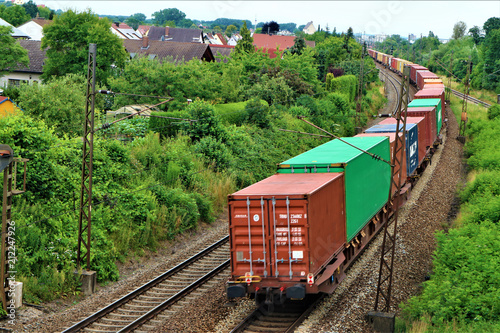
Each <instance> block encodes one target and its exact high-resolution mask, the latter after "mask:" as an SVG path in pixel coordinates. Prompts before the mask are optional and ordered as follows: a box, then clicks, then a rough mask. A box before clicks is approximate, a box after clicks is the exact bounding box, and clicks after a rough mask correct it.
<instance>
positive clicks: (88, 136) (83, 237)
mask: <svg viewBox="0 0 500 333" xmlns="http://www.w3.org/2000/svg"><path fill="white" fill-rule="evenodd" d="M96 50H97V47H96V44H90V45H89V58H88V70H87V98H86V104H85V123H84V127H83V155H82V156H83V161H82V180H81V186H80V216H79V218H78V251H77V257H76V265H77V267H78V269H80V267H81V266H82V262H85V267H86V269H87V270H90V236H91V226H92V166H93V153H94V103H95V68H96Z"/></svg>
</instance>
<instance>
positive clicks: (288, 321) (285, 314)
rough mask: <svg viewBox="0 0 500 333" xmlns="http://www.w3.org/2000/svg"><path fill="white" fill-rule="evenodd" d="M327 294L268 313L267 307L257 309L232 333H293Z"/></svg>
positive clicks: (276, 308) (288, 303)
mask: <svg viewBox="0 0 500 333" xmlns="http://www.w3.org/2000/svg"><path fill="white" fill-rule="evenodd" d="M325 296H326V295H325V294H320V295H312V296H307V298H306V299H304V301H288V302H286V303H285V304H284V305H283V306H275V307H274V309H273V310H271V311H268V310H267V308H266V306H265V305H262V306H260V307H258V308H257V309H255V310H254V311H253V312H252V313H251V314H250V315H248V316H247V317H246V318H245V319H243V320H242V321H241V322H240V323H239V324H238V325H237V326H236V327H235V328H234V329H233V330H232V331H231V333H241V332H247V333H256V332H274V333H278V332H279V333H281V332H287V333H288V332H293V331H294V329H295V328H297V327H298V326H300V325H301V324H302V322H303V321H304V320H305V319H306V318H307V316H308V315H309V314H310V313H311V312H312V311H313V310H314V309H315V308H316V306H317V305H318V304H319V303H320V302H321V301H322V300H323V298H324V297H325Z"/></svg>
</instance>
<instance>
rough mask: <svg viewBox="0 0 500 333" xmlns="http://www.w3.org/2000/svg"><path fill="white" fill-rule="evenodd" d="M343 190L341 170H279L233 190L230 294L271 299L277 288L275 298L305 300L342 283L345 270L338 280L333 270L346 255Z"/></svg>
mask: <svg viewBox="0 0 500 333" xmlns="http://www.w3.org/2000/svg"><path fill="white" fill-rule="evenodd" d="M344 193H345V184H344V174H343V173H310V174H300V175H297V174H276V175H273V176H271V177H269V178H266V179H264V180H262V181H260V182H258V183H255V184H253V185H251V186H249V187H247V188H244V189H242V190H240V191H238V192H236V193H233V194H231V195H230V196H229V197H228V202H229V234H230V242H231V278H230V281H229V282H228V284H227V294H228V297H229V298H233V297H242V296H245V295H247V294H253V293H257V294H262V293H264V295H265V296H266V297H269V293H270V292H271V291H270V290H271V289H272V288H273V287H274V289H273V290H272V294H273V297H275V296H276V293H278V294H279V296H280V297H286V298H303V297H304V296H305V294H306V292H307V293H318V292H320V291H329V290H330V288H331V286H332V285H336V284H338V282H339V280H340V279H341V278H343V276H344V274H343V271H342V270H340V272H341V273H340V274H341V276H339V277H338V278H339V280H337V277H336V278H335V279H333V278H332V274H334V271H335V270H337V268H339V266H340V265H341V263H343V261H344V259H345V256H344V254H343V252H342V251H343V249H344V245H345V243H346V214H345V195H344ZM322 273H324V274H322ZM318 275H319V276H318ZM321 276H328V277H327V278H325V279H324V280H322V279H321ZM336 280H337V281H336ZM310 282H312V283H310ZM276 286H279V288H281V290H280V289H276ZM267 288H270V289H267ZM266 289H267V295H266ZM259 290H260V292H259Z"/></svg>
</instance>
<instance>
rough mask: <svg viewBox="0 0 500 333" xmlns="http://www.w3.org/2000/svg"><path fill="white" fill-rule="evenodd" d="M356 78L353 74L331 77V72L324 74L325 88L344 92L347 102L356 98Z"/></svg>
mask: <svg viewBox="0 0 500 333" xmlns="http://www.w3.org/2000/svg"><path fill="white" fill-rule="evenodd" d="M357 85H358V80H357V79H356V77H355V76H354V75H343V76H339V77H333V74H331V73H328V74H327V75H326V90H328V91H333V92H338V93H341V94H344V95H345V96H346V97H347V98H348V100H349V102H352V101H354V99H355V98H356V88H357Z"/></svg>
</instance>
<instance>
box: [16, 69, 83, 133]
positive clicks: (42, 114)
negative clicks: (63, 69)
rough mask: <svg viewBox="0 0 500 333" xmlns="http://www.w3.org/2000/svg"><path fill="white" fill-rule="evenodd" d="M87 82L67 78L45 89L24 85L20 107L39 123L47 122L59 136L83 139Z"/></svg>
mask: <svg viewBox="0 0 500 333" xmlns="http://www.w3.org/2000/svg"><path fill="white" fill-rule="evenodd" d="M86 86H87V85H86V80H85V78H84V77H83V76H81V75H67V76H63V77H60V78H57V79H54V80H52V81H50V82H48V83H46V84H44V85H24V86H22V87H21V89H20V90H19V98H18V103H19V106H20V107H21V108H22V109H23V110H24V111H25V112H26V114H29V115H31V116H33V117H34V118H35V119H39V120H44V121H45V123H46V124H47V125H48V126H50V127H53V128H54V129H55V130H56V132H57V133H58V134H59V135H60V136H63V135H65V134H67V135H70V136H71V137H75V136H78V135H82V131H83V126H82V124H83V120H84V117H85V114H84V113H85V101H86V97H85V95H86V90H85V89H86Z"/></svg>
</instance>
